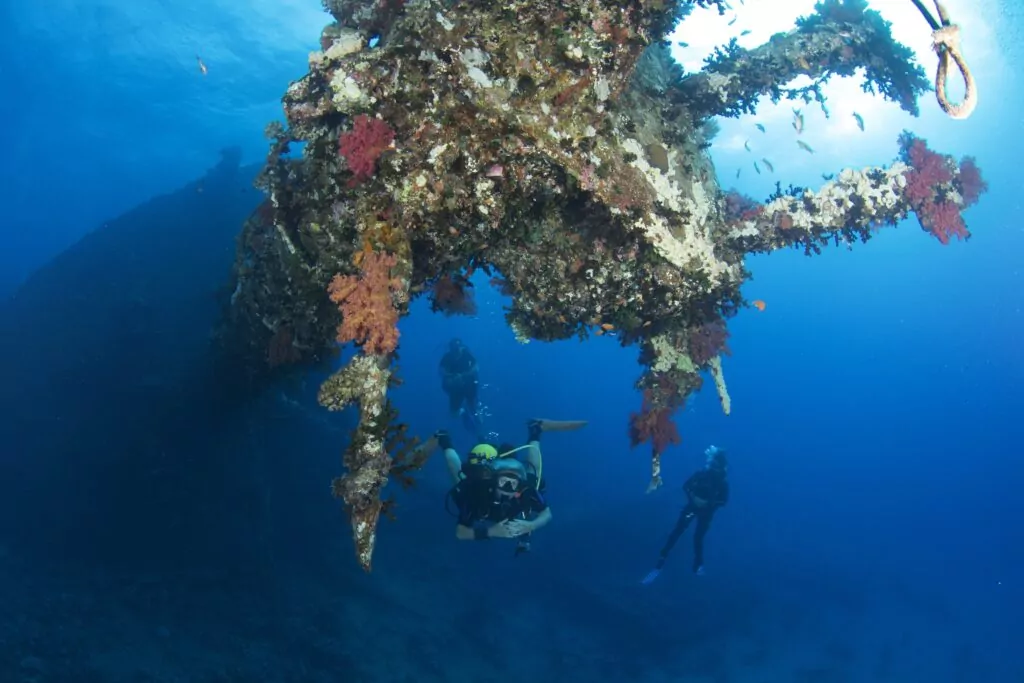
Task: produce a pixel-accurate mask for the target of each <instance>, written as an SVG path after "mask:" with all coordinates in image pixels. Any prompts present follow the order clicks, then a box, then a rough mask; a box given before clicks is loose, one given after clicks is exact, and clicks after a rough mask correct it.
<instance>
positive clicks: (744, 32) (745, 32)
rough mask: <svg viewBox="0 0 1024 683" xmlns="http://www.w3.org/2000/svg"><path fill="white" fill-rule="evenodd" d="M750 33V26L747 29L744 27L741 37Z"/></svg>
mask: <svg viewBox="0 0 1024 683" xmlns="http://www.w3.org/2000/svg"><path fill="white" fill-rule="evenodd" d="M749 35H750V29H749V28H745V29H743V30H742V31H740V37H741V38H742V37H743V36H749Z"/></svg>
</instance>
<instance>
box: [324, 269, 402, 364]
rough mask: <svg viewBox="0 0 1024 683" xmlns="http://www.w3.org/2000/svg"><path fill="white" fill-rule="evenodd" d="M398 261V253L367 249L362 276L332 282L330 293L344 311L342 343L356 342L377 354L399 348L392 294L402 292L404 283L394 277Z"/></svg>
mask: <svg viewBox="0 0 1024 683" xmlns="http://www.w3.org/2000/svg"><path fill="white" fill-rule="evenodd" d="M397 262H398V258H397V257H396V256H395V255H394V254H380V253H377V252H375V251H371V250H367V251H364V252H363V254H362V259H361V261H360V272H359V275H358V276H355V275H335V276H334V278H333V279H332V280H331V283H330V285H328V286H327V292H328V293H329V294H330V297H331V301H333V302H334V303H336V304H338V310H340V311H341V324H340V325H338V341H340V342H342V343H344V342H350V341H354V342H355V343H357V344H360V345H361V346H362V347H363V349H364V350H365V351H366V352H367V353H370V354H376V355H384V354H388V353H391V352H392V351H394V350H395V347H397V346H398V309H396V308H395V304H394V300H393V299H392V294H393V293H395V292H397V291H399V290H400V289H401V282H400V281H399V280H398V278H395V277H392V276H391V269H392V268H394V267H395V265H396V263H397Z"/></svg>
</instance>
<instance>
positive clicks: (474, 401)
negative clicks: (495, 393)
mask: <svg viewBox="0 0 1024 683" xmlns="http://www.w3.org/2000/svg"><path fill="white" fill-rule="evenodd" d="M464 386H465V391H464V397H463V399H462V400H463V402H464V403H465V405H466V412H467V413H473V414H474V415H476V409H477V407H478V406H479V400H480V398H479V395H478V392H479V390H480V384H479V382H478V381H477V378H476V375H472V376H470V377H467V378H466V381H465V384H464Z"/></svg>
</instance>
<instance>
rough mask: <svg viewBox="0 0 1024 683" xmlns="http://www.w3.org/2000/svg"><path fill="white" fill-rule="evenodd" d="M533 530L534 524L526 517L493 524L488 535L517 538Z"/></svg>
mask: <svg viewBox="0 0 1024 683" xmlns="http://www.w3.org/2000/svg"><path fill="white" fill-rule="evenodd" d="M531 531H533V525H532V524H530V523H529V522H528V521H526V520H525V519H507V520H505V521H504V522H498V523H497V524H495V525H494V526H492V527H491V528H490V529H489V530H488V531H487V535H488V536H490V537H491V538H516V537H518V536H522V535H523V534H528V533H530V532H531Z"/></svg>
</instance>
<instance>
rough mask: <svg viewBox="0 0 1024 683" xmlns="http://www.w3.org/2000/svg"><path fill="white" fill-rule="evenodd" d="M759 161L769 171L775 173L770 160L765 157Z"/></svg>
mask: <svg viewBox="0 0 1024 683" xmlns="http://www.w3.org/2000/svg"><path fill="white" fill-rule="evenodd" d="M761 163H762V164H764V167H765V168H767V169H768V172H769V173H775V167H774V166H772V162H770V161H768V160H767V159H761Z"/></svg>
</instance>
